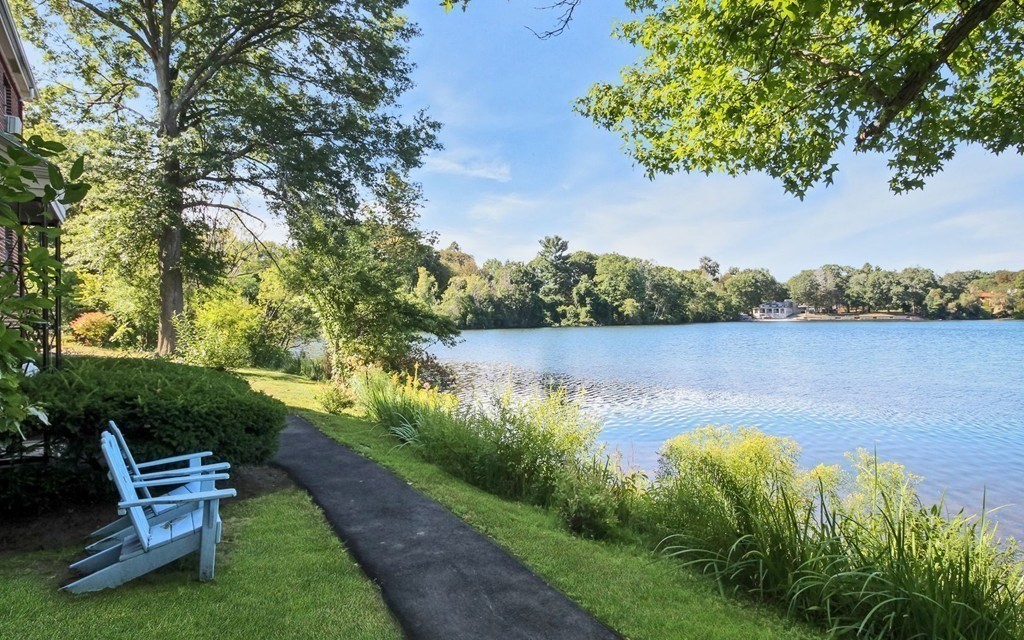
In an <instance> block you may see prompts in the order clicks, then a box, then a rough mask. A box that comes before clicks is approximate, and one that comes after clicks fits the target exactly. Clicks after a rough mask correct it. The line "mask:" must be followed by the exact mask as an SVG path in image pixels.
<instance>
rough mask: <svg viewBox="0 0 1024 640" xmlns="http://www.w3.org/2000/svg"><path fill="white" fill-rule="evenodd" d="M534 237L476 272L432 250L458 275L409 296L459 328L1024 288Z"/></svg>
mask: <svg viewBox="0 0 1024 640" xmlns="http://www.w3.org/2000/svg"><path fill="white" fill-rule="evenodd" d="M541 244H542V247H541V250H540V252H539V253H538V255H537V257H535V258H534V259H533V260H531V261H530V262H529V263H528V264H524V263H522V262H515V261H510V262H504V263H503V262H499V261H497V260H493V259H492V260H487V261H486V262H484V266H483V268H482V269H477V268H476V261H475V260H474V259H473V256H470V255H468V254H466V253H463V252H462V251H461V250H459V251H458V253H457V259H456V257H452V255H453V254H452V252H453V251H454V250H453V249H452V248H451V247H449V249H446V250H444V251H442V252H440V253H441V254H445V253H446V252H447V256H448V257H445V258H443V259H442V258H438V259H439V260H441V261H442V262H444V263H445V264H448V265H452V266H453V268H454V266H456V265H463V268H462V271H460V272H459V273H460V274H459V275H449V276H446V277H447V278H448V279H447V280H446V281H445V282H446V283H447V288H444V287H440V286H438V283H439V281H438V280H436V279H435V278H434V277H433V276H432V275H431V273H430V272H429V271H428V270H427V268H426V267H420V271H419V273H418V275H417V280H416V283H417V284H416V286H415V288H412V289H411V293H410V296H411V297H413V298H414V299H415V300H416V301H417V302H420V303H422V304H425V305H426V306H428V307H430V308H433V309H435V310H436V311H437V312H439V313H440V314H442V315H444V316H445V317H447V318H449V319H451V320H452V321H453V322H454V323H455V324H456V325H457V326H458V327H459V328H462V329H492V328H510V327H537V326H579V327H586V326H601V325H622V324H677V323H684V322H717V321H724V320H734V319H736V318H738V317H739V316H740V314H744V313H749V312H750V310H751V309H752V308H753V307H755V306H757V305H759V304H761V303H762V302H767V301H771V300H784V299H786V298H792V299H794V300H795V301H796V302H797V303H798V304H800V305H806V306H808V307H813V308H814V309H815V310H816V311H818V312H825V313H832V312H852V311H859V312H871V311H901V312H905V313H911V314H916V315H923V316H926V317H930V318H983V317H1008V316H1011V315H1013V314H1014V313H1018V314H1021V315H1024V295H1022V294H1020V293H1018V292H1019V291H1024V286H1021V285H1020V284H1015V283H1016V282H1017V279H1018V278H1024V275H1021V274H1024V271H1020V272H1013V271H1003V272H996V273H998V274H999V277H998V278H996V277H995V274H992V273H987V272H982V271H968V272H956V273H951V274H947V275H946V276H944V277H943V278H942V279H941V280H939V279H938V278H937V277H936V275H935V273H934V272H933V271H932V270H930V269H925V268H922V267H910V268H907V269H903V270H902V271H899V272H897V271H889V270H885V269H881V268H879V267H876V266H873V265H870V264H865V265H864V266H863V267H861V268H860V269H857V268H855V267H850V266H841V265H836V264H826V265H823V266H821V267H819V268H818V269H807V270H804V271H801V272H800V273H798V274H797V275H795V276H793V277H792V278H790V280H789V281H788V282H787V283H786V284H785V285H783V284H780V283H779V282H778V281H777V280H776V279H775V277H774V276H773V275H772V274H771V273H770V272H769V271H768V270H767V269H740V268H737V267H732V268H730V269H728V270H727V271H725V272H724V273H723V272H722V269H721V266H720V265H719V264H718V263H717V262H715V261H714V260H712V259H711V258H710V257H707V256H704V257H702V258H701V260H700V264H699V267H698V268H696V269H689V270H680V269H675V268H672V267H667V266H663V265H657V264H654V263H652V262H651V261H649V260H643V259H640V258H632V257H628V256H622V255H619V254H615V253H609V254H604V255H595V254H592V253H588V252H585V251H577V252H575V253H572V254H569V253H568V243H567V242H566V241H565V240H563V239H562V238H559V237H557V236H554V237H550V238H545V239H544V240H542V241H541ZM456 248H457V247H456ZM433 255H434V257H436V256H437V255H438V253H437V252H433ZM428 258H429V256H428ZM466 265H471V266H472V269H470V268H469V267H468V266H466ZM451 273H454V272H451ZM1021 283H1022V284H1024V280H1021ZM566 287H568V293H565V294H564V295H563V293H564V292H565V291H566ZM933 291H936V293H932V292H933ZM947 298H948V299H947ZM552 305H558V306H557V307H555V308H554V309H553V308H552ZM1015 310H1016V311H1015Z"/></svg>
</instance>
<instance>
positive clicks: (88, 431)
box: [0, 358, 285, 513]
mask: <svg viewBox="0 0 1024 640" xmlns="http://www.w3.org/2000/svg"><path fill="white" fill-rule="evenodd" d="M25 393H26V394H28V395H29V396H30V397H32V398H33V399H34V401H36V402H38V403H39V404H40V405H41V406H42V407H43V408H44V409H45V410H46V412H47V415H48V416H49V417H50V420H49V422H50V424H49V425H41V424H37V425H33V426H32V427H31V430H29V431H28V432H27V434H26V435H27V436H28V437H29V438H31V439H35V438H40V439H44V440H45V441H46V442H47V443H48V446H49V449H50V458H49V459H48V460H46V461H45V462H42V463H40V464H38V465H34V464H27V463H26V464H19V465H15V466H13V467H10V468H8V469H5V470H3V472H2V475H0V505H2V508H3V509H6V510H9V512H11V513H14V512H18V511H21V510H37V509H42V508H46V507H53V506H56V505H59V504H62V503H63V502H64V501H65V500H68V499H72V497H74V496H78V495H80V494H81V492H82V491H95V488H96V487H100V488H103V490H104V491H109V490H110V489H111V485H110V483H109V481H108V480H107V479H106V471H105V467H104V465H103V462H102V457H101V454H100V450H99V433H100V431H101V430H102V429H103V428H105V426H106V424H107V421H108V420H114V421H115V422H116V423H117V424H118V426H119V427H120V428H121V429H122V431H123V432H124V434H125V438H126V439H127V440H128V442H129V444H130V445H131V447H132V452H133V454H134V455H135V456H136V457H137V459H138V460H150V459H154V458H162V457H167V456H171V455H177V454H180V453H184V452H190V451H204V450H210V451H213V452H215V453H216V454H217V456H218V457H219V458H220V459H223V460H227V461H229V462H231V463H232V464H255V463H261V462H266V461H267V460H268V459H269V458H270V457H271V456H272V455H273V453H274V451H275V450H276V448H277V434H278V432H279V431H280V430H281V429H282V428H283V427H284V417H285V408H284V405H283V404H282V403H280V402H278V401H277V400H274V399H272V398H269V397H268V396H266V395H264V394H262V393H256V392H254V391H252V389H250V388H249V385H248V383H246V382H245V380H243V379H241V378H239V377H237V376H235V375H233V374H230V373H225V372H219V371H215V370H212V369H205V368H200V367H191V366H187V365H181V364H174V363H171V362H166V361H162V360H146V359H140V358H127V359H116V358H69V359H68V360H67V361H66V364H65V368H64V369H63V370H60V371H50V372H43V373H40V374H38V375H36V376H33V377H32V378H30V379H28V380H27V381H26V382H25ZM26 426H28V425H26ZM30 446H36V445H33V444H29V443H28V442H26V441H22V440H21V438H20V437H8V438H6V439H5V440H4V441H2V442H0V451H3V452H4V455H5V456H14V457H17V456H19V455H21V454H23V453H28V450H27V447H30ZM54 478H58V479H67V480H68V482H67V483H64V482H63V480H54ZM72 485H80V486H79V488H78V489H74V490H73V491H72V493H70V494H67V495H64V494H63V493H62V492H63V490H64V489H63V488H62V487H68V486H72ZM26 487H29V488H31V491H28V490H27V489H26ZM51 490H52V492H49V491H51Z"/></svg>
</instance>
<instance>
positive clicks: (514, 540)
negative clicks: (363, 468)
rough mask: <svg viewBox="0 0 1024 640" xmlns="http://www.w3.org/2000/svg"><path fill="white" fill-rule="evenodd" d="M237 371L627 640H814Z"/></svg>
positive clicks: (298, 388) (632, 549) (764, 612)
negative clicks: (435, 504)
mask: <svg viewBox="0 0 1024 640" xmlns="http://www.w3.org/2000/svg"><path fill="white" fill-rule="evenodd" d="M242 373H243V375H245V376H246V378H248V379H249V381H250V383H251V384H252V386H253V387H254V388H255V389H258V390H260V391H264V392H266V393H268V394H270V395H272V396H275V397H277V398H279V399H280V400H283V401H284V402H285V403H286V404H288V405H289V406H290V407H292V408H293V409H295V410H296V411H297V412H298V413H300V414H301V415H303V416H305V417H306V418H308V419H309V420H310V421H312V422H313V423H314V424H316V425H317V426H318V427H319V428H320V429H322V430H323V431H324V433H326V434H327V435H328V436H330V437H332V438H334V439H335V440H337V441H339V442H342V443H343V444H346V445H348V446H349V447H351V448H352V449H354V450H355V451H358V452H360V453H362V454H364V455H366V456H368V457H370V458H372V459H373V460H376V461H377V462H380V463H381V464H383V465H384V466H386V467H388V468H390V469H391V470H392V471H394V472H395V473H397V474H398V475H399V476H401V477H403V478H405V479H406V480H407V481H408V482H410V483H411V484H412V485H413V486H415V487H416V488H417V489H419V490H420V491H422V492H424V493H425V494H427V495H428V496H430V497H432V498H434V499H435V500H437V501H439V502H440V503H442V504H443V505H445V506H446V507H447V508H448V509H450V510H451V511H452V512H453V513H455V514H456V515H458V516H459V517H461V518H462V519H463V520H464V521H465V522H467V523H468V524H470V525H471V526H473V527H475V528H476V529H477V530H479V531H481V532H482V533H484V534H486V535H487V536H489V537H490V538H491V539H493V540H494V541H496V542H497V543H498V544H500V545H501V546H502V547H504V548H505V549H507V550H508V551H510V552H511V553H512V554H513V555H515V556H516V557H518V558H519V559H520V560H522V561H523V562H524V563H525V564H526V565H527V566H529V567H531V568H532V569H533V570H534V571H536V572H537V573H538V574H539V575H541V576H542V577H544V578H545V580H547V581H548V582H549V583H550V584H552V585H553V586H555V587H556V588H558V589H559V590H561V591H562V592H563V593H565V594H567V595H568V596H569V597H571V598H572V599H573V600H575V601H576V602H578V603H580V605H582V606H583V607H584V608H585V609H587V610H588V611H590V612H591V613H592V614H594V615H595V616H597V617H598V618H599V619H601V620H602V621H603V622H605V623H606V624H608V625H609V626H610V627H612V628H613V629H615V630H617V631H618V632H619V633H621V634H622V635H623V636H625V637H627V638H631V639H633V640H643V639H649V640H675V639H682V638H709V639H715V638H722V639H724V638H736V639H748V638H764V639H768V638H816V637H820V634H819V633H818V632H816V631H814V630H811V629H808V628H807V627H804V626H802V625H799V624H795V623H792V622H790V621H788V620H786V619H784V618H782V617H781V616H779V615H778V614H776V613H775V612H774V611H772V610H768V609H765V608H763V607H759V606H755V605H752V604H750V603H748V602H745V601H740V600H737V599H734V598H731V597H725V596H723V595H721V594H720V593H719V592H718V590H717V589H716V587H715V585H714V583H713V582H712V581H711V580H709V579H707V578H705V577H702V576H699V575H696V574H694V573H693V572H691V571H686V570H681V568H680V563H679V562H678V561H674V560H672V559H668V558H663V557H660V556H657V555H655V554H654V553H651V552H649V551H646V550H644V549H643V548H641V547H639V546H636V545H632V544H618V543H612V542H601V541H594V540H586V539H582V538H579V537H576V536H573V535H572V534H570V533H569V532H568V531H567V530H566V528H565V526H564V525H563V524H562V523H561V522H560V520H559V519H558V517H557V516H556V515H554V514H552V513H551V512H548V511H546V510H544V509H541V508H538V507H534V506H529V505H525V504H522V503H518V502H511V501H508V500H503V499H501V498H498V497H495V496H493V495H491V494H488V493H486V492H484V491H482V490H480V489H477V488H475V487H472V486H470V485H468V484H466V483H465V482H462V481H460V480H458V479H456V478H454V477H452V476H451V475H449V474H448V473H446V472H445V471H443V470H441V469H440V468H438V467H437V466H435V465H433V464H430V463H427V462H425V461H423V460H422V459H421V458H420V457H419V456H418V455H417V454H416V453H415V452H414V451H413V450H412V449H410V448H408V447H398V446H397V445H396V441H395V440H394V439H393V438H392V437H391V436H390V435H389V434H388V433H387V432H386V431H385V430H384V429H382V428H380V427H378V426H374V425H372V424H370V423H368V422H367V421H366V420H364V419H361V418H359V417H356V416H352V415H340V416H335V415H329V414H325V413H322V412H320V411H318V410H317V408H318V403H317V401H316V394H317V391H318V389H319V386H318V385H317V384H316V383H312V382H310V381H308V380H304V379H302V378H298V377H295V376H290V375H285V374H280V373H275V372H268V371H260V370H244V371H242Z"/></svg>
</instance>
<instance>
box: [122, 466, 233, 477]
mask: <svg viewBox="0 0 1024 640" xmlns="http://www.w3.org/2000/svg"><path fill="white" fill-rule="evenodd" d="M230 468H231V463H229V462H218V463H216V464H207V465H203V466H201V467H182V468H180V469H168V470H167V471H150V472H149V473H140V474H139V475H137V476H132V480H149V479H152V478H170V477H175V476H187V475H195V474H205V473H209V472H211V471H226V470H228V469H230Z"/></svg>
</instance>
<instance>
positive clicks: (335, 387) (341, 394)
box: [316, 380, 356, 415]
mask: <svg viewBox="0 0 1024 640" xmlns="http://www.w3.org/2000/svg"><path fill="white" fill-rule="evenodd" d="M316 399H317V402H319V403H320V406H321V407H322V408H323V410H324V411H326V412H327V413H333V414H335V415H338V414H341V413H344V412H345V411H347V410H348V409H351V408H352V407H353V406H355V404H356V400H355V395H354V394H353V393H352V390H351V389H350V388H349V387H348V385H346V384H345V383H344V381H333V380H332V381H330V382H328V383H326V384H324V385H322V386H321V387H320V389H319V390H318V391H317V394H316Z"/></svg>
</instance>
